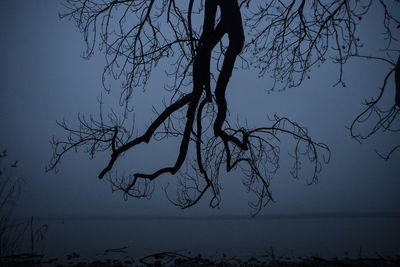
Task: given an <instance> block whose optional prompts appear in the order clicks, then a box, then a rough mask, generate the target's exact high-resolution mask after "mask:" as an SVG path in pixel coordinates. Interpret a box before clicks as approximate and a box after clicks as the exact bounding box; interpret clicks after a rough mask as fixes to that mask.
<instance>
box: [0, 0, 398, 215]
mask: <svg viewBox="0 0 400 267" xmlns="http://www.w3.org/2000/svg"><path fill="white" fill-rule="evenodd" d="M62 10H63V7H62V5H61V4H60V2H59V1H51V0H47V1H44V0H37V1H22V0H18V1H16V0H7V1H6V0H3V1H0V20H1V25H2V27H1V28H0V35H1V42H0V51H1V52H2V56H1V57H2V60H1V63H0V68H1V69H0V75H1V83H0V129H1V130H0V140H1V142H0V149H1V150H2V149H3V148H7V149H8V152H9V157H8V158H7V160H8V161H10V162H13V160H14V159H18V160H19V167H18V169H17V170H16V174H17V175H18V176H20V177H23V178H24V181H25V183H24V185H23V192H22V194H21V199H20V201H19V203H18V205H17V213H18V214H19V215H26V216H31V215H33V216H53V215H82V216H83V215H180V216H186V215H220V214H237V215H247V214H248V213H249V207H248V206H247V201H248V199H249V197H250V196H248V195H247V194H246V193H245V190H244V187H243V186H242V185H241V177H240V175H239V174H238V173H234V174H229V175H223V177H221V184H222V186H223V192H222V203H221V207H220V208H219V209H211V208H209V207H208V206H207V204H208V199H204V201H202V202H201V203H200V204H199V205H197V206H196V207H193V208H190V209H187V210H184V211H182V210H180V209H178V208H176V207H175V206H173V205H172V204H171V203H169V202H168V201H167V199H166V197H165V196H164V194H163V192H162V191H161V190H159V189H158V190H156V192H155V193H154V195H153V198H152V199H151V200H150V201H148V200H136V199H129V200H128V201H127V202H126V201H124V200H123V197H122V195H121V194H120V193H118V192H116V193H113V194H112V193H111V187H110V184H109V183H108V182H107V181H106V180H99V179H98V178H97V176H98V173H99V171H100V170H101V169H102V168H103V167H104V166H105V163H106V161H107V159H108V155H107V154H104V155H99V156H98V157H96V158H95V159H93V160H89V158H88V156H87V155H85V154H83V153H69V154H67V155H66V157H65V158H64V159H63V161H62V164H61V165H60V167H59V169H60V171H59V173H54V172H49V173H45V172H44V168H45V166H46V164H47V163H48V161H49V159H50V157H51V153H52V152H51V146H50V142H49V141H50V139H51V137H52V136H53V135H55V136H59V137H62V136H63V134H64V133H63V132H62V131H61V129H60V128H59V127H58V126H57V125H56V120H61V119H63V118H65V120H66V121H68V122H70V123H71V125H74V123H76V118H77V114H78V113H79V112H80V113H85V114H90V113H91V114H97V112H98V108H99V107H98V102H97V98H98V97H99V96H100V95H101V93H103V97H104V98H107V101H108V102H109V103H114V105H117V103H118V89H119V88H118V83H116V84H115V86H114V87H113V90H114V91H113V92H115V93H112V94H111V95H110V96H106V94H105V92H104V90H103V89H102V85H101V73H102V71H103V67H104V57H103V55H102V54H101V53H100V52H97V54H96V55H95V56H94V57H93V58H92V59H91V60H89V61H87V60H84V59H83V58H82V57H80V55H82V52H83V51H84V48H85V46H84V42H83V37H82V35H81V34H80V33H79V31H78V29H77V28H76V27H75V25H74V22H73V21H68V20H62V21H60V20H59V18H58V13H59V12H62ZM371 12H374V10H371ZM371 18H372V19H370V20H367V19H366V21H365V22H364V23H365V24H364V26H363V28H362V31H361V34H363V39H362V40H365V49H366V50H365V51H367V52H368V51H372V52H374V51H375V50H377V49H378V48H379V47H381V46H382V44H383V43H382V41H383V39H382V36H381V35H380V32H381V31H382V29H381V28H380V26H381V25H380V24H379V23H380V21H381V20H380V19H379V18H380V17H379V14H372V16H371ZM377 18H378V19H379V20H378V19H377ZM376 21H378V23H376ZM387 68H388V66H387V65H384V64H381V63H377V62H368V61H364V60H352V61H351V62H350V63H349V64H347V65H346V66H345V70H344V71H345V73H344V80H345V82H346V85H347V86H346V88H343V87H339V86H337V87H333V86H332V85H333V84H335V82H336V79H337V74H338V67H337V66H335V65H332V64H331V63H329V62H328V63H326V64H325V65H323V66H321V67H320V68H315V69H314V71H313V72H312V73H311V79H310V80H307V81H305V82H304V83H303V85H302V86H301V87H299V88H292V89H288V90H286V91H284V92H273V93H272V94H267V93H266V91H265V89H268V88H269V87H270V86H271V84H272V80H270V79H268V78H267V77H264V78H260V79H257V73H256V72H254V71H250V70H246V71H244V70H240V69H238V70H236V71H235V72H234V73H233V75H232V78H231V81H230V84H229V86H228V89H227V90H228V93H227V100H228V106H229V109H230V111H231V114H230V115H231V117H232V118H235V117H236V116H239V119H240V120H242V121H243V120H246V119H247V121H248V122H249V124H250V125H259V124H260V123H265V122H266V121H267V119H266V118H267V115H269V116H273V114H275V113H276V114H277V115H280V116H287V117H289V118H291V119H292V120H294V121H296V122H298V123H300V124H301V125H303V126H306V127H307V128H308V129H309V132H310V134H311V136H312V137H314V138H315V139H316V140H318V141H321V142H324V143H326V144H328V145H329V147H330V148H331V151H332V158H331V161H330V163H329V165H326V166H323V170H322V173H321V174H320V175H319V183H318V184H316V185H312V186H305V183H306V179H300V180H296V179H293V178H292V177H291V176H290V173H289V169H288V168H289V167H290V166H291V165H290V164H291V163H290V162H286V161H284V159H288V157H287V156H286V155H287V150H286V149H285V148H284V146H285V144H283V146H282V149H281V150H282V162H281V169H280V170H279V171H278V173H277V175H276V177H274V179H273V180H272V185H271V190H272V193H273V195H274V198H275V200H276V203H271V204H270V205H269V206H267V207H266V208H264V209H263V211H262V212H261V214H270V213H302V212H400V208H399V206H398V204H399V203H400V195H399V193H398V188H400V175H399V173H400V164H399V162H400V153H399V152H397V153H395V154H394V155H393V156H392V158H391V159H390V160H389V161H387V162H385V161H383V160H382V159H380V158H379V157H378V156H377V155H376V153H375V152H374V150H375V149H378V150H379V151H381V152H383V153H384V152H386V151H388V150H389V149H390V148H391V147H392V146H393V145H395V144H398V142H399V135H398V134H397V135H396V134H378V135H376V136H374V137H372V138H371V139H370V140H367V141H365V142H364V143H363V144H361V145H360V144H359V143H357V142H356V141H355V140H352V139H351V137H350V134H349V131H348V129H346V127H345V126H349V125H350V123H351V121H352V119H353V118H354V117H355V116H356V115H357V114H358V112H360V111H361V110H362V105H361V103H362V101H363V100H364V99H366V98H370V97H373V96H376V94H377V93H378V90H377V88H378V86H380V84H381V82H382V80H383V77H384V75H385V73H386V72H387ZM163 79H164V78H163V72H162V71H156V72H155V73H154V74H153V76H152V80H151V81H150V84H149V86H148V88H147V90H146V91H145V92H143V91H142V90H141V89H139V90H138V91H137V93H136V96H135V99H134V100H133V105H134V107H135V118H136V121H137V122H138V128H137V130H138V132H139V133H141V132H143V131H144V128H143V127H139V126H140V125H142V126H143V125H146V124H149V123H150V122H151V121H152V119H154V118H155V115H154V114H152V113H151V110H152V106H153V105H154V106H156V107H161V99H162V96H163V89H162V81H163ZM388 88H393V91H394V81H393V79H391V81H390V83H389V84H388ZM388 90H389V89H388ZM393 94H394V92H393ZM388 101H390V99H388ZM243 103H248V104H247V105H243ZM116 108H118V107H116ZM150 114H151V115H150ZM75 125H76V124H75ZM177 151H178V148H177V143H176V141H171V142H170V143H163V144H159V145H158V144H157V143H155V142H152V144H151V145H149V146H138V147H137V150H136V151H131V152H129V153H127V154H126V156H125V157H124V158H123V159H122V160H121V163H120V165H118V166H122V167H121V168H123V169H126V170H127V171H129V170H130V167H132V168H137V167H138V166H139V167H140V168H144V169H146V168H148V169H152V168H154V169H155V168H156V167H157V166H158V165H157V166H154V164H152V163H151V161H156V162H157V164H163V163H169V162H171V160H174V157H176V155H177ZM5 163H6V162H5ZM132 168H131V170H133V169H132ZM305 178H306V177H305ZM159 180H160V181H157V183H156V185H158V188H159V186H160V185H163V184H165V183H166V182H168V181H169V182H170V183H174V182H175V181H176V180H175V178H174V177H171V176H169V175H164V176H162V177H161V178H160V179H159Z"/></svg>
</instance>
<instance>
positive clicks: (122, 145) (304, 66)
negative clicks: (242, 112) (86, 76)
mask: <svg viewBox="0 0 400 267" xmlns="http://www.w3.org/2000/svg"><path fill="white" fill-rule="evenodd" d="M397 2H398V1H397ZM64 4H65V7H66V9H67V11H66V12H65V13H63V14H62V15H60V16H61V18H69V19H72V20H74V21H75V22H76V25H77V27H78V28H79V29H80V30H81V32H82V33H83V36H84V40H85V42H86V48H87V49H86V53H85V57H87V58H90V57H91V56H92V55H93V53H94V51H95V50H96V47H97V45H98V46H99V47H100V50H101V51H102V52H103V53H104V55H105V58H106V62H107V64H106V66H105V68H104V72H103V86H104V88H105V90H107V91H108V90H110V89H111V88H110V86H109V82H108V77H110V76H111V77H112V78H114V79H116V80H122V81H123V84H122V90H121V97H120V105H121V106H123V107H124V112H123V114H122V115H121V116H120V115H118V114H116V113H113V112H112V113H110V114H109V115H108V116H103V112H102V111H100V115H99V118H98V119H96V118H94V117H92V116H91V117H89V118H88V117H85V116H78V118H79V127H78V128H73V127H70V126H69V125H68V124H67V123H66V122H65V121H62V122H59V125H60V126H61V127H62V128H63V129H65V130H66V132H67V133H68V136H67V138H65V139H53V152H54V153H53V157H52V160H51V162H50V164H49V166H48V170H56V168H57V166H58V164H59V163H60V160H61V158H62V157H63V155H64V154H65V153H66V152H68V151H70V150H76V149H78V148H81V147H83V148H85V151H86V152H87V153H88V154H89V155H90V156H91V157H93V156H94V155H95V154H96V153H98V152H105V153H110V160H109V162H108V164H107V165H106V166H105V168H104V169H103V170H102V171H101V172H100V174H99V178H103V177H104V176H105V175H108V177H109V179H110V181H111V183H112V185H113V186H114V188H115V189H117V190H122V191H123V192H124V194H125V195H126V196H132V197H137V198H140V197H147V196H149V195H150V194H151V192H152V188H153V187H152V186H151V182H152V181H154V180H155V179H157V178H158V177H159V176H160V175H162V174H165V173H170V174H173V175H174V174H177V173H178V174H179V176H178V191H177V198H176V199H172V198H170V197H169V195H168V194H167V197H168V199H169V200H171V201H172V202H173V203H174V204H176V205H178V206H180V207H182V208H187V207H190V206H192V205H195V204H196V203H198V201H199V200H200V199H202V198H203V197H204V196H205V195H206V194H205V193H206V192H210V193H211V197H210V202H209V204H210V206H212V207H216V206H218V205H219V203H220V189H221V188H220V184H219V174H220V170H222V169H221V168H223V169H225V170H226V171H227V172H230V171H231V170H234V169H239V170H241V171H242V172H243V177H244V179H243V184H244V186H245V187H246V189H247V190H248V191H249V192H253V193H254V194H255V196H256V201H255V202H252V203H251V204H250V206H251V207H252V208H253V209H254V213H255V214H256V213H258V212H259V211H260V209H261V208H262V207H263V206H264V205H266V204H267V203H268V202H269V201H271V200H273V197H272V195H271V191H270V179H271V178H272V176H273V175H274V174H275V173H276V171H277V169H278V168H279V159H280V144H279V141H280V138H281V136H284V135H287V136H291V137H293V150H292V152H291V155H292V156H293V159H294V160H293V161H294V164H293V168H292V171H291V173H292V175H293V176H294V177H299V171H300V166H301V164H302V162H303V161H309V162H310V163H311V164H312V166H313V173H312V175H311V179H309V180H308V182H309V183H310V184H311V183H315V182H317V180H318V174H319V173H320V171H321V167H322V164H324V163H327V162H328V161H329V156H330V151H329V148H328V147H327V146H326V145H325V144H323V143H319V142H316V141H314V140H313V139H312V138H311V137H310V135H309V133H308V131H307V129H306V128H304V127H303V126H300V125H299V124H297V123H296V122H294V121H292V120H290V119H289V118H286V117H278V116H277V115H274V117H273V118H272V119H270V120H269V121H266V125H264V126H261V127H253V128H251V127H248V126H247V125H246V126H241V125H238V123H236V124H235V125H233V123H232V122H230V121H229V117H227V111H228V104H227V101H226V98H225V97H226V94H227V93H228V92H229V91H227V88H228V84H229V80H230V77H231V75H232V71H233V69H234V68H235V64H236V65H237V63H238V62H239V63H240V64H239V65H240V66H241V67H243V68H251V67H254V68H256V69H258V70H259V75H260V77H261V76H264V75H266V74H269V75H271V77H272V78H273V79H274V81H275V82H274V84H273V86H271V90H277V89H279V90H281V89H285V88H287V87H295V86H299V85H300V84H301V83H302V81H303V80H304V79H306V78H309V72H310V71H311V70H312V68H313V67H314V66H316V65H318V64H321V63H323V62H325V61H326V60H331V61H333V62H334V63H337V64H338V66H339V69H340V75H339V77H338V82H337V84H341V85H343V86H344V85H345V84H344V82H343V78H342V74H343V66H344V64H345V63H346V62H347V61H348V60H349V59H350V58H351V57H353V56H359V52H358V50H359V48H360V46H361V45H360V40H359V38H358V37H357V25H358V23H359V21H360V20H361V18H362V17H363V16H364V15H366V14H367V13H368V11H369V10H371V4H372V0H371V1H358V0H342V1H337V0H331V1H319V0H300V1H295V0H293V1H278V0H271V1H255V0H243V1H238V0H218V1H217V0H214V1H213V0H189V1H183V2H179V1H175V0H160V1H155V0H66V1H65V2H64ZM396 4H397V3H396ZM379 5H380V6H381V7H383V10H384V12H385V22H384V23H385V24H384V25H385V28H386V29H387V34H388V36H389V37H388V38H389V41H390V42H392V41H393V40H394V38H393V37H392V31H393V29H392V28H393V27H392V26H393V23H398V21H397V19H396V18H395V16H394V15H393V14H391V13H390V11H389V10H390V9H388V8H387V7H386V1H384V0H381V1H379ZM201 21H202V22H201ZM225 36H227V39H228V40H227V39H226V38H225ZM224 38H225V39H224ZM388 49H390V48H389V47H388ZM396 51H397V52H398V50H396ZM159 62H164V63H165V62H168V63H170V62H173V65H172V66H174V69H173V71H171V72H169V73H168V74H167V76H168V78H170V79H169V83H167V84H166V85H165V89H166V90H167V92H168V93H169V94H170V98H169V101H168V102H166V103H165V108H164V110H163V111H161V112H158V113H156V118H155V119H154V120H153V122H152V123H151V124H150V125H149V126H148V127H147V128H146V129H145V130H144V131H143V133H142V134H139V135H134V134H133V130H132V129H131V128H130V127H128V126H127V125H128V123H127V116H128V114H129V112H130V100H131V97H132V94H133V91H134V90H135V89H136V88H145V87H146V85H147V83H148V81H149V79H150V75H151V73H152V70H153V69H154V68H155V67H156V66H157V64H158V63H159ZM388 62H390V63H391V61H390V60H388ZM213 69H216V70H215V71H213ZM382 90H383V89H382ZM377 102H379V99H378V100H377ZM396 110H398V109H396ZM352 128H353V126H352ZM170 137H179V138H180V150H179V154H178V155H177V158H176V161H175V163H174V164H173V165H172V166H165V167H162V168H160V169H158V170H155V171H154V172H152V173H139V172H133V173H132V174H130V175H128V176H117V175H111V170H112V169H113V166H114V163H115V162H116V161H117V160H118V159H119V158H120V157H121V156H123V154H124V152H126V151H128V150H130V149H134V147H135V146H137V145H138V144H140V143H148V142H150V141H151V140H160V139H163V138H170ZM189 146H193V148H194V151H195V152H194V154H193V155H191V154H190V153H189V152H188V149H189ZM185 162H186V163H187V166H189V167H190V168H182V166H183V165H184V163H185Z"/></svg>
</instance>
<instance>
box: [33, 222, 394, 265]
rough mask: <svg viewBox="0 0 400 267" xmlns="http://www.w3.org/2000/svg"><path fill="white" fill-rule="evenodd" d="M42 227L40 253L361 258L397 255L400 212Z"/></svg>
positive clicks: (97, 255) (76, 223) (83, 256)
mask: <svg viewBox="0 0 400 267" xmlns="http://www.w3.org/2000/svg"><path fill="white" fill-rule="evenodd" d="M41 223H46V224H47V225H48V227H49V228H48V231H47V235H46V242H45V248H44V253H45V255H46V256H47V257H49V258H51V257H57V258H62V257H64V256H65V255H67V254H70V253H72V252H76V253H78V254H80V255H81V257H80V258H81V259H82V258H84V259H95V258H96V257H99V256H100V255H103V256H104V251H105V250H107V249H115V248H121V247H127V248H126V249H125V251H126V253H124V254H122V253H120V252H113V253H105V254H107V255H105V256H104V257H117V258H118V257H121V256H124V255H130V256H132V257H134V258H136V259H138V258H140V257H143V256H146V255H149V254H152V253H156V252H163V251H191V252H192V253H194V254H198V253H201V254H203V255H206V256H209V257H210V256H213V255H222V253H226V255H230V256H233V255H235V256H244V257H246V256H249V257H250V256H258V257H259V256H263V255H267V254H268V253H270V252H271V248H273V250H274V253H275V255H276V256H289V257H298V256H305V257H307V256H312V255H318V256H322V257H328V258H330V257H339V258H344V257H358V256H359V255H360V254H361V256H363V257H377V256H378V255H382V256H396V255H400V229H399V226H400V216H398V215H374V216H365V215H362V216H356V215H354V216H348V215H347V216H342V215H335V216H329V215H308V216H270V217H260V218H255V219H251V218H247V217H221V218H210V217H200V218H145V217H142V218H140V217H138V218H134V217H131V218H117V217H114V218H107V217H97V218H96V217H88V218H77V217H76V218H73V217H72V218H47V219H46V218H41V219H38V220H36V224H41Z"/></svg>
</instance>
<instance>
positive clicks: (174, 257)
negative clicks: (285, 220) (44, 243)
mask: <svg viewBox="0 0 400 267" xmlns="http://www.w3.org/2000/svg"><path fill="white" fill-rule="evenodd" d="M0 266H10V267H17V266H35V267H38V266H58V267H63V266H70V267H78V266H82V267H83V266H88V267H111V266H112V267H127V266H270V267H280V266H282V267H298V266H306V267H307V266H309V267H314V266H315V267H336V266H340V267H343V266H351V267H361V266H366V267H367V266H371V267H372V266H374V267H375V266H376V267H386V266H400V256H397V257H376V258H358V259H349V258H346V259H335V258H333V259H326V258H321V257H318V256H312V257H309V258H301V257H299V258H289V257H279V258H276V257H275V256H274V255H273V254H271V255H267V256H265V257H258V258H255V257H250V258H246V259H243V258H240V259H239V258H237V257H227V256H226V255H225V254H222V256H221V257H220V258H218V259H215V258H207V257H203V256H202V255H200V254H198V255H196V256H192V255H191V253H190V252H189V253H177V252H162V253H156V254H152V255H149V256H146V257H143V258H141V259H138V260H135V259H133V258H131V257H129V256H125V257H124V258H122V259H119V260H116V259H114V260H112V259H107V260H102V261H100V260H99V261H92V262H85V261H79V255H78V254H71V255H70V261H69V262H68V263H58V260H57V259H50V260H42V256H40V255H30V254H20V255H14V256H10V257H3V258H1V260H0Z"/></svg>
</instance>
